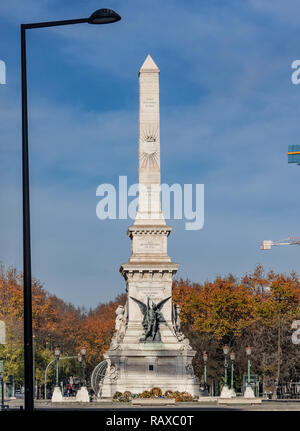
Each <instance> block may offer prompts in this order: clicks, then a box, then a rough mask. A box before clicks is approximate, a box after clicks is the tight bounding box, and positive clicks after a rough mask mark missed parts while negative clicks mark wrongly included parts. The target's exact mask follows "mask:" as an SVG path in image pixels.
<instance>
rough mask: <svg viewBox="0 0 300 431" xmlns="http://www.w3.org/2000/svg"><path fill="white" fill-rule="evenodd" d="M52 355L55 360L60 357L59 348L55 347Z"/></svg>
mask: <svg viewBox="0 0 300 431" xmlns="http://www.w3.org/2000/svg"><path fill="white" fill-rule="evenodd" d="M54 355H55V356H56V357H57V358H58V357H59V356H60V348H59V347H55V350H54Z"/></svg>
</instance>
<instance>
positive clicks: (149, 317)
mask: <svg viewBox="0 0 300 431" xmlns="http://www.w3.org/2000/svg"><path fill="white" fill-rule="evenodd" d="M130 298H131V299H132V300H133V301H134V302H136V303H137V305H138V306H139V308H140V310H141V312H142V314H143V316H144V318H143V322H142V325H143V327H144V337H143V338H141V339H140V341H144V342H153V341H155V342H160V341H161V337H160V332H159V323H160V322H165V319H164V317H163V314H162V312H161V309H162V307H163V305H164V304H165V303H166V302H167V301H168V299H170V298H171V296H169V297H168V298H165V299H163V300H162V301H160V302H159V303H158V304H155V303H154V302H153V301H151V302H152V305H151V306H150V298H149V297H148V298H147V304H144V303H143V302H141V301H139V300H138V299H136V298H133V297H132V296H130Z"/></svg>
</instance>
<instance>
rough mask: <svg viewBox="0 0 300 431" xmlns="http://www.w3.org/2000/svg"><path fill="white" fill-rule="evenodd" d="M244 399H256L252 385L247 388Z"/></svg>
mask: <svg viewBox="0 0 300 431" xmlns="http://www.w3.org/2000/svg"><path fill="white" fill-rule="evenodd" d="M244 397H245V398H255V394H254V392H253V389H252V387H251V386H250V385H249V386H246V390H245V393H244Z"/></svg>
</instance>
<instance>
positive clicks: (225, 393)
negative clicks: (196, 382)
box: [220, 385, 233, 398]
mask: <svg viewBox="0 0 300 431" xmlns="http://www.w3.org/2000/svg"><path fill="white" fill-rule="evenodd" d="M232 396H233V394H232V390H231V389H229V387H228V386H227V385H224V386H223V388H222V391H221V394H220V398H232Z"/></svg>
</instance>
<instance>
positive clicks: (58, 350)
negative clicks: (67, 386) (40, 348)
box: [54, 347, 60, 387]
mask: <svg viewBox="0 0 300 431" xmlns="http://www.w3.org/2000/svg"><path fill="white" fill-rule="evenodd" d="M54 356H55V369H56V373H55V374H56V380H55V382H56V383H55V386H56V387H59V378H58V377H59V370H58V368H59V357H60V349H59V347H56V348H55V350H54Z"/></svg>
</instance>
